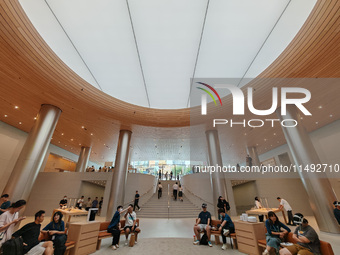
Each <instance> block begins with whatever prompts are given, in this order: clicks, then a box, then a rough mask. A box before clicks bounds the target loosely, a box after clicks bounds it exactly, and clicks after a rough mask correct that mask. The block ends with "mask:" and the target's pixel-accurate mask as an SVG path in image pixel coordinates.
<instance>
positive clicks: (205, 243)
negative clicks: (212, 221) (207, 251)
mask: <svg viewBox="0 0 340 255" xmlns="http://www.w3.org/2000/svg"><path fill="white" fill-rule="evenodd" d="M200 244H201V245H208V236H207V234H206V233H204V235H203V236H202V237H201V241H200Z"/></svg>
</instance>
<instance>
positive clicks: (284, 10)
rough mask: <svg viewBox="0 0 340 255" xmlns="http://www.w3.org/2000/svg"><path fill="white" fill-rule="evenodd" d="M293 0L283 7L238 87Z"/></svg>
mask: <svg viewBox="0 0 340 255" xmlns="http://www.w3.org/2000/svg"><path fill="white" fill-rule="evenodd" d="M291 1H292V0H289V1H288V3H287V5H286V7H285V8H284V9H283V11H282V13H281V14H280V16H279V18H278V19H277V20H276V22H275V24H274V26H273V28H272V29H271V30H270V32H269V33H268V36H267V37H266V39H265V40H264V41H263V43H262V45H261V47H260V49H259V50H258V51H257V53H256V54H255V57H254V58H253V60H252V61H251V62H250V64H249V66H248V68H247V70H246V71H245V73H244V74H243V76H242V78H241V79H240V81H239V83H238V84H237V87H239V86H240V84H241V82H242V81H243V79H244V77H245V76H246V75H247V73H248V71H249V69H250V68H251V67H252V65H253V64H254V62H255V60H256V59H257V57H258V55H259V54H260V52H261V51H262V49H263V47H264V46H265V44H266V43H267V41H268V39H269V37H270V36H271V34H272V33H273V31H274V29H275V27H276V26H277V24H278V23H279V22H280V20H281V18H282V16H283V14H284V13H285V12H286V10H287V8H288V6H289V4H290V3H291Z"/></svg>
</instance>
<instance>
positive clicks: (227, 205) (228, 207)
mask: <svg viewBox="0 0 340 255" xmlns="http://www.w3.org/2000/svg"><path fill="white" fill-rule="evenodd" d="M226 208H227V211H229V210H230V205H229V203H228V202H227V204H226Z"/></svg>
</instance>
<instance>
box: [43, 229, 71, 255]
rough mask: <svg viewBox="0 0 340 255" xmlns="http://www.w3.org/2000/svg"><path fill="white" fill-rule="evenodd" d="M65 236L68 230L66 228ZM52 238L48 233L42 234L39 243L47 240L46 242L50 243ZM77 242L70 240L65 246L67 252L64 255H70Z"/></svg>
mask: <svg viewBox="0 0 340 255" xmlns="http://www.w3.org/2000/svg"><path fill="white" fill-rule="evenodd" d="M64 233H65V234H66V233H67V228H65V232H64ZM51 238H52V236H50V235H49V234H47V233H42V232H40V235H39V238H38V239H39V241H42V240H45V241H50V240H51ZM75 243H76V242H74V241H70V240H67V241H66V243H65V246H66V251H65V254H64V255H68V254H69V253H70V250H71V249H72V248H73V247H74V245H75Z"/></svg>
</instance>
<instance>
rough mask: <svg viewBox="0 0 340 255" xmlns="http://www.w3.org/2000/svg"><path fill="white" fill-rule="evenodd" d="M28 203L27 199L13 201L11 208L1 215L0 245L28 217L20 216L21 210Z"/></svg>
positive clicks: (9, 237)
mask: <svg viewBox="0 0 340 255" xmlns="http://www.w3.org/2000/svg"><path fill="white" fill-rule="evenodd" d="M25 205H26V201H25V200H18V201H16V202H15V203H13V204H12V205H11V206H10V207H9V210H8V211H6V212H4V213H3V214H1V216H0V233H1V235H0V238H1V240H0V247H1V246H2V244H3V243H4V242H6V241H7V240H9V239H11V238H12V234H13V232H14V228H15V226H16V225H17V224H18V223H19V222H20V221H22V220H24V219H26V217H19V211H20V210H21V209H23V208H24V207H25Z"/></svg>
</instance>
